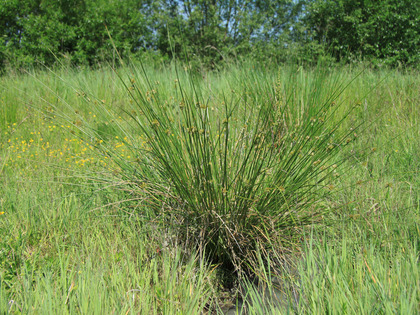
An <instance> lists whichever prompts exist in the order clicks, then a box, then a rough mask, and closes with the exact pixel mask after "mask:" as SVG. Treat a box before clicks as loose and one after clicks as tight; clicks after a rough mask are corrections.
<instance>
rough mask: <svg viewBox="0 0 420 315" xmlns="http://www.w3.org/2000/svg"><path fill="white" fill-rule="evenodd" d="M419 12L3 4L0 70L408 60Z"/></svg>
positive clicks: (369, 4)
mask: <svg viewBox="0 0 420 315" xmlns="http://www.w3.org/2000/svg"><path fill="white" fill-rule="evenodd" d="M419 16H420V5H419V2H418V1H410V0H403V1H397V0H384V1H368V0H301V1H292V0H281V1H273V0H263V1H260V0H250V1H227V0H182V1H175V0H160V1H151V0H144V1H143V0H126V1H118V0H69V1H64V0H60V1H53V0H22V1H20V0H19V1H18V0H2V4H1V6H0V21H2V23H1V24H0V35H1V36H0V70H2V69H3V70H4V69H6V68H19V67H25V68H26V67H28V66H34V65H37V64H38V63H40V64H43V65H47V66H51V65H53V64H54V63H57V61H60V62H64V63H66V64H70V63H73V64H75V65H78V66H80V65H88V66H95V65H98V64H100V63H103V62H109V63H112V64H113V65H115V60H118V59H119V58H120V57H121V58H123V59H124V60H126V59H127V58H130V57H133V56H135V57H138V56H139V55H142V56H144V55H145V54H147V55H148V56H154V57H155V58H154V59H158V60H167V59H172V58H173V57H174V56H176V57H177V58H178V59H180V60H183V61H186V62H196V61H197V64H199V65H204V66H206V67H210V68H214V67H218V66H219V65H220V64H221V63H223V62H225V61H226V60H232V59H234V60H237V59H250V58H252V59H253V60H255V61H260V62H263V63H267V61H268V60H271V61H274V62H284V61H290V60H292V61H297V62H299V63H302V62H304V63H312V64H313V63H316V62H317V61H318V60H319V59H320V58H322V59H325V57H327V58H328V57H329V56H330V55H331V56H332V57H333V59H334V60H335V61H344V62H353V61H359V60H367V61H370V62H374V63H376V64H379V63H385V64H387V65H391V66H396V65H400V64H402V65H410V66H413V65H414V66H415V65H416V64H418V62H419V58H420V57H419V51H420V49H419V48H420V40H419V38H420V35H419V26H418V25H419V24H420V21H419ZM110 37H111V38H112V40H111V39H110ZM114 45H115V48H116V50H115V49H114ZM116 51H118V53H117V52H116ZM117 54H120V56H117Z"/></svg>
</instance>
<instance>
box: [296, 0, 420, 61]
mask: <svg viewBox="0 0 420 315" xmlns="http://www.w3.org/2000/svg"><path fill="white" fill-rule="evenodd" d="M419 17H420V2H418V1H411V0H403V1H400V0H383V1H370V0H315V1H308V6H307V14H306V15H305V17H304V18H303V21H304V25H305V26H306V29H305V31H309V32H310V34H311V36H310V37H309V39H310V40H311V41H315V43H316V44H318V45H320V46H321V47H327V48H328V49H329V50H330V52H331V53H332V55H333V56H334V57H335V58H336V59H337V60H340V59H344V60H346V61H350V60H354V59H360V60H361V59H363V58H366V59H368V60H371V61H374V62H384V63H386V64H389V65H397V64H398V63H402V64H408V65H414V64H416V63H418V62H419V61H420V55H419V49H420V33H419V32H420V27H419V25H420V18H419Z"/></svg>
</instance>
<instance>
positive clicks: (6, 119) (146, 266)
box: [0, 67, 420, 314]
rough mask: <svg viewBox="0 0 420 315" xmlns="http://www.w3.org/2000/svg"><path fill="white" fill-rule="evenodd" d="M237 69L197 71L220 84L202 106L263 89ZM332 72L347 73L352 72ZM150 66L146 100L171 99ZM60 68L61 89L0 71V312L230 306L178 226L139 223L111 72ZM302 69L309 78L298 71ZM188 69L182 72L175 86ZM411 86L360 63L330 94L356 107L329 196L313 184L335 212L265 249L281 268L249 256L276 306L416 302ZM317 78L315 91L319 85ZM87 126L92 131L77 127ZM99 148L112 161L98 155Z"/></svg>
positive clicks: (168, 75)
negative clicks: (286, 244) (276, 292)
mask: <svg viewBox="0 0 420 315" xmlns="http://www.w3.org/2000/svg"><path fill="white" fill-rule="evenodd" d="M242 71H243V70H242V69H238V68H235V67H233V68H232V69H230V70H226V71H224V72H223V71H222V72H220V73H207V74H206V76H205V77H204V78H203V76H201V75H199V76H197V81H196V84H198V87H199V88H198V89H199V91H200V93H202V97H203V98H204V99H206V98H207V97H209V96H210V95H211V93H214V91H218V93H220V94H217V95H214V94H213V97H212V99H211V101H210V102H209V104H210V107H211V106H212V104H217V103H221V102H223V95H225V96H231V95H235V93H236V95H241V93H243V92H246V93H243V94H242V95H247V96H246V97H248V99H249V100H250V99H252V97H254V99H255V97H260V98H261V100H263V99H264V97H266V95H258V94H257V93H256V92H255V91H257V86H253V85H251V84H247V81H246V80H244V78H243V76H242V74H241V73H242ZM331 71H332V72H334V71H340V75H341V76H342V77H343V78H344V79H347V80H350V79H351V78H354V77H355V75H356V73H357V71H352V70H351V69H346V68H344V69H340V70H334V69H333V70H331ZM148 74H149V77H150V82H151V87H150V88H148V89H146V90H145V91H143V92H144V95H145V97H146V100H147V98H152V97H153V95H156V93H154V90H156V91H157V90H159V93H160V97H161V98H162V99H165V100H168V104H170V103H171V102H178V101H179V100H180V97H181V96H180V94H176V92H175V91H176V90H177V84H179V82H176V81H175V79H173V74H174V69H173V68H171V69H162V70H157V71H152V70H150V71H148ZM58 75H60V76H62V77H63V78H64V79H65V81H66V82H67V83H63V82H62V81H61V80H59V79H58V78H57V76H55V75H52V74H47V73H37V74H36V77H35V78H34V77H31V76H22V77H11V78H8V77H3V78H1V84H0V89H1V91H2V96H1V100H0V113H1V117H0V130H1V131H0V132H1V133H0V234H1V236H2V237H1V239H0V278H1V280H0V311H1V312H3V311H6V312H7V311H10V312H11V313H12V314H13V313H19V312H20V313H37V314H39V313H43V314H54V313H63V314H65V313H69V314H70V313H82V312H83V311H84V312H86V313H98V314H103V313H115V314H117V313H118V314H126V313H127V312H128V314H130V313H132V314H138V313H141V312H144V313H145V314H146V313H147V314H150V313H152V314H153V313H156V314H159V313H160V314H162V313H164V314H178V313H179V312H183V313H185V314H197V313H200V312H201V311H203V310H205V309H208V308H209V309H211V310H212V311H214V312H217V307H216V305H217V304H219V305H222V304H226V303H225V302H226V300H228V299H231V300H236V297H237V296H236V295H234V294H233V293H232V294H230V295H228V296H227V297H226V290H225V289H223V288H222V287H220V286H218V284H217V281H218V280H217V279H218V278H217V276H216V274H217V270H218V266H217V265H213V266H205V265H201V264H200V259H199V258H200V256H199V255H198V256H196V253H195V252H194V250H190V251H185V248H182V247H178V244H179V243H178V242H177V239H178V238H179V235H174V234H173V231H171V229H170V228H169V227H168V226H165V225H161V224H160V223H161V222H159V221H153V220H152V216H151V213H149V212H148V211H147V210H146V209H147V208H148V207H147V203H146V202H145V201H144V200H139V199H136V198H137V197H136V196H135V195H131V194H130V193H131V192H130V189H126V188H124V189H123V190H121V188H122V187H124V185H122V184H123V183H124V182H126V179H127V178H126V177H124V176H123V173H122V172H121V166H123V164H122V162H123V163H126V164H127V165H135V164H137V163H139V158H141V156H140V155H139V154H133V146H134V145H135V146H136V148H137V149H139V150H140V151H139V152H149V151H150V142H148V140H147V138H146V137H144V136H143V135H141V134H131V135H130V136H129V135H127V134H124V132H123V130H124V129H126V128H127V126H129V125H130V124H131V123H132V122H133V120H131V119H133V117H130V116H132V114H131V112H130V108H132V105H130V97H129V95H127V93H126V92H127V91H125V90H124V88H123V87H122V86H121V84H120V83H118V78H117V77H116V75H115V74H114V73H113V72H112V71H110V70H107V69H103V70H99V71H95V72H93V71H92V72H87V71H86V72H77V71H73V70H66V71H63V72H62V73H58ZM251 75H252V76H253V77H254V78H257V81H258V82H262V81H261V80H267V81H270V82H272V83H273V85H275V84H276V81H278V79H279V71H278V69H274V70H273V71H267V72H258V71H256V72H254V73H252V74H251ZM301 75H302V80H303V79H304V80H310V71H302V73H301ZM186 79H187V77H186V75H185V73H184V72H181V73H180V74H179V80H180V81H181V80H184V82H185V80H186ZM280 79H281V80H280V81H282V80H286V78H284V77H281V76H280ZM135 80H137V81H136V84H140V85H141V84H143V83H145V82H141V81H139V80H141V79H139V78H138V77H136V78H135ZM41 82H42V83H41ZM128 84H129V86H131V82H130V79H128ZM419 85H420V79H419V76H418V74H417V73H414V72H413V73H405V74H403V73H397V72H387V71H383V72H370V71H366V72H365V73H363V74H361V75H360V76H358V77H356V78H355V80H354V82H353V84H352V85H350V86H349V87H348V88H347V89H346V90H345V91H344V92H343V93H342V94H341V95H340V96H339V97H338V99H337V100H336V103H337V104H342V105H341V106H343V108H348V106H350V105H351V104H358V103H360V104H359V105H358V107H357V109H356V111H355V112H354V115H353V116H351V117H350V118H351V119H350V121H349V125H343V126H342V128H343V129H346V128H349V127H351V125H356V124H357V122H358V121H359V120H364V121H367V122H368V123H367V124H366V125H365V128H364V130H362V131H360V132H359V131H356V133H357V141H353V140H352V141H350V142H349V144H348V145H347V146H346V149H343V150H342V151H341V153H340V154H342V155H343V156H344V157H346V156H347V155H351V158H350V159H349V160H347V162H346V163H345V164H343V165H342V166H343V167H344V168H343V169H341V168H340V167H337V176H336V177H334V178H335V179H334V181H333V182H331V186H327V187H325V189H326V190H327V192H328V194H325V195H322V194H320V195H321V200H320V203H319V206H322V207H325V208H327V209H335V211H334V212H332V213H331V212H330V213H329V214H328V216H326V217H325V220H326V221H325V222H327V223H328V225H327V226H325V225H321V226H319V227H314V228H313V229H305V235H304V237H303V238H302V240H301V243H298V246H297V247H296V248H295V249H294V251H293V252H290V253H287V255H286V254H285V253H277V255H278V256H276V255H274V256H273V255H272V256H270V257H268V258H270V259H272V260H273V261H275V262H277V263H278V261H281V259H284V258H285V256H287V257H289V258H290V259H289V263H290V264H291V265H292V267H290V268H289V269H287V268H284V269H282V268H279V269H277V270H275V269H271V270H270V271H269V270H268V269H267V266H266V265H264V264H263V263H262V264H261V265H260V266H259V267H258V266H253V268H254V269H253V270H254V271H255V273H259V274H260V277H261V279H262V281H264V279H266V280H267V279H268V280H269V279H272V278H277V279H282V281H284V283H283V285H284V288H286V289H285V292H284V296H286V297H287V301H286V302H285V303H284V304H282V307H283V310H286V309H289V310H290V311H292V312H297V313H302V314H316V313H318V314H324V313H326V312H330V313H386V314H387V313H403V314H416V313H418V312H419V311H420V310H419V305H420V300H419V296H420V294H419V293H420V283H419V279H420V274H419V271H418V263H419V261H418V259H419V258H418V257H419V256H418V253H419V248H420V244H419V239H420V235H419V230H420V228H419V222H420V218H419V212H420V192H419V187H420V175H419V169H420V158H419V155H418V152H420V129H419V128H418V125H419V123H420V122H419V118H420V113H419V107H418V100H419V99H420V95H419V94H420V91H419V89H418V86H419ZM185 88H186V89H190V87H188V86H186V87H185ZM324 88H325V90H323V91H322V93H325V94H326V95H328V93H330V91H331V90H332V87H331V86H323V87H322V89H324ZM83 93H85V94H83ZM300 93H301V92H299V89H297V90H296V96H297V97H298V98H299V97H300V98H301V101H302V102H303V101H305V99H304V98H302V95H301V94H300ZM244 97H245V96H244ZM104 106H105V108H112V109H114V112H116V115H113V118H112V119H113V121H111V120H110V119H108V118H109V116H107V113H104V112H103V111H100V110H99V109H101V108H103V107H104ZM213 106H214V105H213ZM42 111H43V112H46V113H47V115H44V114H43V113H41V112H42ZM4 113H6V114H4ZM63 113H64V114H65V115H66V116H65V118H66V119H64V120H63V119H61V118H60V117H61V116H62V114H63ZM337 114H338V115H339V114H340V112H338V113H337ZM70 117H71V118H70ZM69 118H70V119H69ZM310 118H311V117H310ZM86 126H92V128H93V131H94V132H93V135H95V134H97V137H96V138H95V137H91V135H90V134H83V133H82V132H81V131H80V130H81V129H83V128H85V127H86ZM197 132H198V130H197ZM105 145H106V148H108V149H112V156H114V157H116V156H118V157H119V158H118V159H114V158H110V156H106V155H103V154H98V148H104V147H105ZM143 150H144V151H143ZM101 152H103V151H101ZM358 152H365V153H367V152H368V153H369V154H358ZM354 153H356V154H354ZM314 162H316V160H315V161H314ZM315 166H316V165H315ZM344 169H345V172H344ZM110 178H111V179H113V180H110ZM104 183H105V185H104ZM115 187H119V189H114V188H115ZM123 200H126V202H124V203H122V201H123ZM272 241H273V242H274V241H275V240H272ZM261 254H262V256H263V257H264V253H261ZM190 255H191V256H190ZM264 259H267V257H265V258H264ZM201 263H203V261H201ZM274 265H275V264H274ZM258 268H259V269H258ZM236 285H238V284H234V286H236ZM249 285H250V284H249V283H248V286H249ZM246 286H247V285H246V284H242V287H246ZM297 297H299V298H298V299H297ZM264 301H265V299H264V298H262V297H261V296H259V291H253V289H252V287H249V294H248V297H247V299H245V302H244V304H245V305H248V307H250V308H251V313H252V312H254V313H255V314H258V313H259V312H260V311H261V310H264V309H272V307H271V306H270V305H267V304H266V303H265V302H264ZM219 311H220V310H219ZM273 312H274V311H273ZM279 312H280V311H279ZM280 313H284V312H282V311H281V312H280Z"/></svg>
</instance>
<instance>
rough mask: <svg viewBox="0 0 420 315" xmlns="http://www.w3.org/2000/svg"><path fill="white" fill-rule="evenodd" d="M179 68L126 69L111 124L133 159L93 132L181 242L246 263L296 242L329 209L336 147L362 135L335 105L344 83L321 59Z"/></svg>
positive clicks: (236, 264)
mask: <svg viewBox="0 0 420 315" xmlns="http://www.w3.org/2000/svg"><path fill="white" fill-rule="evenodd" d="M172 74H173V77H172V78H171V79H168V80H167V82H166V84H161V83H160V82H154V81H153V80H152V78H149V77H148V74H147V71H146V70H145V69H144V67H143V66H138V67H132V68H131V69H130V70H129V73H128V77H125V76H124V75H121V77H120V79H121V82H122V84H124V86H125V89H126V91H127V92H128V93H129V94H130V97H131V102H129V103H130V104H124V106H123V107H122V108H123V114H121V112H120V114H119V115H122V117H124V118H123V120H124V121H123V122H117V120H115V128H114V129H116V130H118V132H119V133H120V134H121V137H122V138H125V139H126V145H127V146H129V148H130V150H131V154H132V155H133V156H135V161H128V160H127V159H125V158H124V157H121V156H120V155H118V154H116V153H115V154H114V152H113V150H112V149H111V147H110V146H109V145H107V143H108V140H107V137H104V135H103V133H100V132H97V131H95V128H92V129H90V130H89V133H90V134H91V135H92V137H93V138H95V139H100V141H97V142H96V143H97V144H98V145H97V147H98V148H99V149H100V150H101V151H102V152H104V153H105V154H107V155H109V156H110V157H111V158H112V159H113V160H114V162H116V163H117V164H118V165H119V167H120V170H119V174H120V176H121V177H122V178H124V180H125V181H126V182H127V183H129V186H130V193H131V194H134V195H136V196H138V197H139V199H142V200H144V201H146V202H145V203H144V207H147V208H148V209H151V210H152V211H153V215H154V216H155V217H156V218H159V220H158V221H159V222H161V223H162V224H163V225H166V226H170V228H171V229H174V231H175V232H176V235H177V236H178V237H179V241H180V242H182V243H183V244H184V246H192V247H193V248H195V249H198V250H201V251H202V252H203V253H205V254H206V257H207V258H208V259H209V260H210V261H211V262H212V263H214V264H220V265H221V266H222V267H224V268H227V269H228V270H232V271H235V272H238V273H241V272H243V271H247V270H248V271H249V270H250V268H251V267H250V266H252V264H253V259H254V257H255V255H254V254H255V252H256V250H257V249H258V250H259V249H263V250H264V252H269V251H270V250H271V249H272V248H271V247H272V244H274V243H276V244H283V246H286V247H287V246H289V245H287V244H290V242H293V240H295V239H296V237H299V236H301V235H300V234H299V231H300V228H301V227H303V226H305V225H309V224H314V223H316V222H318V220H319V219H320V218H321V217H322V215H323V214H325V212H326V211H328V209H327V207H324V206H323V198H324V197H325V195H326V194H327V193H328V192H329V191H330V190H332V189H333V186H332V184H331V181H330V180H331V179H332V178H334V175H336V174H337V173H336V171H337V169H338V168H339V166H340V165H341V163H342V162H343V160H342V158H340V154H339V152H340V151H341V150H342V149H343V147H344V146H346V145H347V144H348V143H350V142H352V141H353V140H354V139H355V137H357V134H356V129H357V126H352V125H351V122H350V123H349V119H348V118H349V117H350V113H351V110H352V109H351V108H343V107H341V106H340V105H339V104H340V99H339V98H340V95H341V93H342V92H343V90H344V89H345V87H346V86H345V85H346V84H347V83H348V82H347V83H345V82H343V80H341V79H340V77H338V76H337V74H335V75H330V74H328V73H327V71H324V70H322V69H321V68H319V69H316V70H314V71H308V72H303V71H302V70H301V69H292V68H290V69H285V70H279V71H278V72H274V71H269V70H262V69H258V68H255V69H250V68H248V69H247V68H234V69H233V70H231V71H230V76H228V78H229V80H226V81H224V82H222V83H221V82H218V81H217V79H216V80H213V81H210V79H207V78H204V79H203V78H202V77H201V76H197V75H193V74H191V73H190V72H189V71H188V69H186V70H185V71H184V70H182V71H180V70H178V68H176V67H175V68H174V70H173V72H172ZM212 75H213V76H216V74H212ZM119 110H120V109H119ZM102 114H103V115H104V116H103V117H105V118H104V119H108V120H109V119H111V117H113V116H112V115H114V114H113V113H112V111H111V109H109V108H108V109H105V108H104V109H103V110H102ZM106 117H108V118H106ZM350 127H351V128H350ZM140 209H141V210H140V211H144V209H143V208H140ZM142 209H143V210H142ZM186 244H188V245H186Z"/></svg>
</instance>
